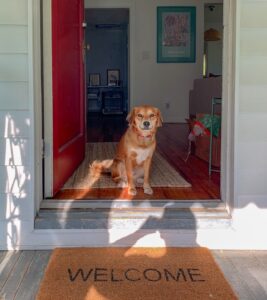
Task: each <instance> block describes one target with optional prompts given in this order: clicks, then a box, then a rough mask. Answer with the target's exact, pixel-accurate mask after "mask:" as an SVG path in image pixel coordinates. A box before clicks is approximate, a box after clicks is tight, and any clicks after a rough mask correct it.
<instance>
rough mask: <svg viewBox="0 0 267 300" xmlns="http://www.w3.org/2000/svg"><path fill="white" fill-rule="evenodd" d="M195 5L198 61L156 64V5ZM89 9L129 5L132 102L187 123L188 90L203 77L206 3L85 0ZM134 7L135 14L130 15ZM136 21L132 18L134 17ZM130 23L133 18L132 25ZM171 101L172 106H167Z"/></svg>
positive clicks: (183, 0) (163, 0) (180, 0)
mask: <svg viewBox="0 0 267 300" xmlns="http://www.w3.org/2000/svg"><path fill="white" fill-rule="evenodd" d="M179 5H184V6H196V10H197V20H196V21H197V22H196V62H195V63H157V57H156V55H157V41H156V35H157V23H156V21H157V20H156V12H157V6H179ZM85 7H86V8H101V7H102V8H104V7H110V8H112V7H122V8H125V7H130V18H131V16H132V17H133V18H134V22H133V23H134V24H135V28H134V31H133V32H134V33H133V34H134V37H130V41H131V43H133V45H131V47H132V48H131V49H132V52H131V53H130V55H131V56H132V60H131V65H130V68H134V72H132V73H131V77H130V90H131V91H130V105H131V107H133V106H136V105H142V104H145V103H146V104H152V105H155V106H157V107H158V108H159V109H160V110H161V111H162V114H163V119H164V121H165V122H185V118H186V117H187V116H188V105H189V104H188V103H189V102H188V101H189V90H190V89H191V88H192V87H193V81H194V79H195V78H201V77H202V56H203V32H204V4H203V1H199V0H190V1H185V0H169V1H167V0H156V1H151V0H150V1H143V0H126V1H122V0H85ZM131 10H134V14H133V15H131ZM132 21H133V20H132ZM133 23H131V20H130V24H133ZM167 104H169V108H168V105H167Z"/></svg>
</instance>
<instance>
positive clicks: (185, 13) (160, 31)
mask: <svg viewBox="0 0 267 300" xmlns="http://www.w3.org/2000/svg"><path fill="white" fill-rule="evenodd" d="M195 61H196V8H195V7H194V6H161V7H157V62H158V63H192V62H195Z"/></svg>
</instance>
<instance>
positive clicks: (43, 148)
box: [41, 139, 45, 158]
mask: <svg viewBox="0 0 267 300" xmlns="http://www.w3.org/2000/svg"><path fill="white" fill-rule="evenodd" d="M41 147H42V150H41V151H42V158H44V157H45V140H44V139H42V146H41Z"/></svg>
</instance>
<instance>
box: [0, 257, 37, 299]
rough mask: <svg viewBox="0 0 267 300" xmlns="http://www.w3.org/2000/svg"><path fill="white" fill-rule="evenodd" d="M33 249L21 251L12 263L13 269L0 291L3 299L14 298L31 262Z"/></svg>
mask: <svg viewBox="0 0 267 300" xmlns="http://www.w3.org/2000/svg"><path fill="white" fill-rule="evenodd" d="M34 254H35V251H22V252H21V255H20V256H19V259H18V260H17V261H16V263H15V265H14V269H13V270H12V271H11V272H10V276H9V277H8V280H7V281H6V283H5V285H4V286H3V289H2V291H1V296H2V297H5V299H14V298H15V296H16V292H17V290H18V288H19V286H20V284H21V282H22V280H23V277H24V275H25V273H26V272H27V269H28V267H29V265H30V264H31V262H32V259H33V257H34Z"/></svg>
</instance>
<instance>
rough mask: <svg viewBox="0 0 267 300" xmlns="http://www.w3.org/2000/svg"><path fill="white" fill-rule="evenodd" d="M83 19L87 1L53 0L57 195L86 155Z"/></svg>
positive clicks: (54, 137)
mask: <svg viewBox="0 0 267 300" xmlns="http://www.w3.org/2000/svg"><path fill="white" fill-rule="evenodd" d="M83 22H84V1H83V0H68V1H66V0H52V57H53V58H52V68H53V71H52V74H53V75H52V76H53V195H54V194H55V193H56V192H57V191H58V190H59V189H60V188H61V187H62V186H63V185H64V183H65V182H66V180H67V179H68V178H69V177H70V176H71V174H72V173H73V171H74V170H75V169H76V168H77V166H78V165H79V164H80V163H81V161H82V160H83V159H84V154H85V85H84V84H85V80H84V62H83V51H84V50H83V43H84V30H83V26H82V24H83Z"/></svg>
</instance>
